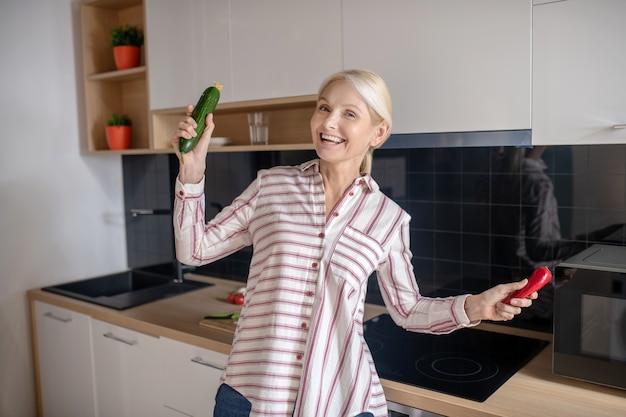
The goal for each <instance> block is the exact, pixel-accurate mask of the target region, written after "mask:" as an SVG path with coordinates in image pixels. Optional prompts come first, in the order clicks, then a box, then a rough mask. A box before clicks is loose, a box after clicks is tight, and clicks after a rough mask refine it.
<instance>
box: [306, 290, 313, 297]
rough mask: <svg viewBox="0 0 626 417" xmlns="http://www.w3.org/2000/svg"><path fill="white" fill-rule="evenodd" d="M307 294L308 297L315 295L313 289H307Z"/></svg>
mask: <svg viewBox="0 0 626 417" xmlns="http://www.w3.org/2000/svg"><path fill="white" fill-rule="evenodd" d="M305 294H306V296H307V297H313V295H314V293H313V291H307V292H306V293H305Z"/></svg>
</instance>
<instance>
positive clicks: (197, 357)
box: [191, 356, 224, 371]
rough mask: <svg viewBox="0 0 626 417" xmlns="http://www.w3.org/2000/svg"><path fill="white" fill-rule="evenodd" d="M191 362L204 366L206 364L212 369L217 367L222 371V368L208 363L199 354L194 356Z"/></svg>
mask: <svg viewBox="0 0 626 417" xmlns="http://www.w3.org/2000/svg"><path fill="white" fill-rule="evenodd" d="M191 362H194V363H197V364H200V365H204V366H208V367H209V368H213V369H217V370H218V371H223V370H224V368H221V367H219V366H217V365H213V364H212V363H209V362H207V361H205V360H204V359H202V358H201V357H200V356H196V357H195V358H192V359H191Z"/></svg>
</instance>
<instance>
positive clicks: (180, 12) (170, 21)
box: [145, 0, 233, 110]
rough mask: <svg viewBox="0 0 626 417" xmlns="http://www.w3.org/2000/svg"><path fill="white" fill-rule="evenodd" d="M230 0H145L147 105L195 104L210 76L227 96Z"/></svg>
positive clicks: (226, 97)
mask: <svg viewBox="0 0 626 417" xmlns="http://www.w3.org/2000/svg"><path fill="white" fill-rule="evenodd" d="M228 4H229V0H211V1H207V0H177V1H171V0H145V9H146V33H147V35H148V36H146V46H147V57H146V58H147V62H148V68H149V70H148V80H149V81H148V82H149V91H150V95H149V96H150V110H156V109H165V108H174V107H185V106H186V105H187V104H194V105H195V104H196V102H197V101H198V99H199V98H200V95H201V94H202V92H203V91H204V89H205V88H207V87H209V86H211V85H213V82H214V81H217V82H219V83H220V84H223V85H224V90H223V91H222V95H221V99H220V101H221V102H228V101H232V93H233V90H232V79H231V67H230V60H231V56H230V15H229V5H228Z"/></svg>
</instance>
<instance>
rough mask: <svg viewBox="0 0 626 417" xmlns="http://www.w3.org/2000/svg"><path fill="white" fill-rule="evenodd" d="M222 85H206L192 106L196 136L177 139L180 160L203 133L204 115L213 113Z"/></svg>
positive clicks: (204, 125)
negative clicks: (196, 102) (194, 105)
mask: <svg viewBox="0 0 626 417" xmlns="http://www.w3.org/2000/svg"><path fill="white" fill-rule="evenodd" d="M221 89H222V86H221V85H219V84H218V83H215V86H211V87H208V88H207V89H206V90H204V92H203V93H202V95H201V96H200V99H199V100H198V104H196V107H194V108H193V112H192V113H191V117H193V120H195V121H196V124H197V125H198V127H196V136H195V137H193V138H191V139H185V138H180V140H179V141H178V150H179V151H180V154H181V155H180V157H181V162H182V163H184V161H183V154H185V153H187V152H191V151H192V150H193V148H195V147H196V145H197V144H198V141H199V140H200V136H202V133H204V129H205V128H206V116H207V114H209V113H213V111H214V110H215V106H217V102H218V101H219V100H220V90H221Z"/></svg>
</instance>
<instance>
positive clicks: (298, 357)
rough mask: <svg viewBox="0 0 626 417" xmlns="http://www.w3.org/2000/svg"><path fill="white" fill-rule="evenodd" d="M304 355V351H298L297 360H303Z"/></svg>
mask: <svg viewBox="0 0 626 417" xmlns="http://www.w3.org/2000/svg"><path fill="white" fill-rule="evenodd" d="M302 357H303V355H302V353H298V354H297V355H296V359H297V360H299V361H301V360H302Z"/></svg>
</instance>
